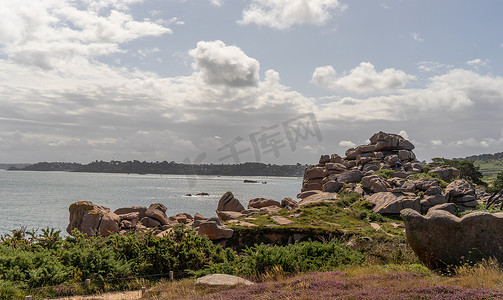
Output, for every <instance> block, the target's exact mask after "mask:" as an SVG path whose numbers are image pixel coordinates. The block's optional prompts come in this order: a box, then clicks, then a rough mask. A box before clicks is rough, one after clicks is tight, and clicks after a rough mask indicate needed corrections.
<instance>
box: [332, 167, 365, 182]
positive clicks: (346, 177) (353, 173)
mask: <svg viewBox="0 0 503 300" xmlns="http://www.w3.org/2000/svg"><path fill="white" fill-rule="evenodd" d="M362 177H363V173H362V172H361V171H360V170H349V171H346V172H344V173H341V174H337V175H336V178H337V181H338V182H342V183H356V182H360V180H362Z"/></svg>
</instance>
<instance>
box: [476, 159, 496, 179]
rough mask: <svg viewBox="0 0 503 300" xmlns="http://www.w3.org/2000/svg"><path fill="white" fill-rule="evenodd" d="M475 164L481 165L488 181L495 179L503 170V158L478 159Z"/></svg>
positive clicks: (481, 170)
mask: <svg viewBox="0 0 503 300" xmlns="http://www.w3.org/2000/svg"><path fill="white" fill-rule="evenodd" d="M474 165H475V166H478V167H480V172H481V173H482V174H483V175H484V181H486V182H487V183H489V182H491V181H492V180H494V179H495V178H496V175H497V174H498V173H499V172H503V160H500V159H491V160H477V161H475V162H474Z"/></svg>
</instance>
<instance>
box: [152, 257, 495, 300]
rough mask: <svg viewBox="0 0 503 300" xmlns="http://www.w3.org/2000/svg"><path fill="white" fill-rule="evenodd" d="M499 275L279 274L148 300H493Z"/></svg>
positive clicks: (480, 271)
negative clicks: (254, 281) (250, 284)
mask: <svg viewBox="0 0 503 300" xmlns="http://www.w3.org/2000/svg"><path fill="white" fill-rule="evenodd" d="M502 288H503V273H502V271H501V270H500V269H499V268H498V266H497V264H496V263H495V262H484V263H481V264H479V265H476V266H475V267H459V268H457V269H456V270H455V273H454V274H452V275H439V274H437V273H434V272H432V271H430V270H428V269H426V268H425V267H424V266H422V265H419V264H401V265H396V264H391V265H371V266H350V267H344V268H338V269H335V270H332V271H328V272H309V273H303V274H297V275H295V276H288V274H285V273H283V272H282V271H281V270H280V269H278V270H275V271H274V272H270V273H268V274H266V275H264V277H262V278H261V279H260V280H257V281H256V284H255V285H252V286H237V287H229V286H227V287H208V286H201V285H196V284H195V281H194V280H182V281H179V282H162V283H160V284H158V285H156V286H155V287H154V288H152V289H151V290H149V291H148V292H147V293H146V295H145V298H148V299H334V298H337V299H488V298H492V299H496V298H501V297H503V290H502Z"/></svg>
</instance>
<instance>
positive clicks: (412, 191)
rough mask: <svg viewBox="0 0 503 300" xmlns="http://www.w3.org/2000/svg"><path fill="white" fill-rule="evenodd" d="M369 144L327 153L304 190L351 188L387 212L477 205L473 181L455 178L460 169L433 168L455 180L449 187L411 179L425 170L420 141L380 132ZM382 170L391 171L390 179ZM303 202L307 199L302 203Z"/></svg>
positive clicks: (311, 170) (303, 193) (377, 209)
mask: <svg viewBox="0 0 503 300" xmlns="http://www.w3.org/2000/svg"><path fill="white" fill-rule="evenodd" d="M369 141H370V143H369V144H367V145H361V146H358V147H355V148H350V149H348V150H347V151H346V153H345V154H346V156H345V157H344V158H342V157H340V156H339V155H337V154H332V155H330V156H329V155H322V156H321V158H320V160H319V163H318V164H317V165H313V166H309V167H308V168H306V170H305V172H304V180H303V183H302V190H301V193H300V194H298V195H297V197H298V198H301V199H306V198H307V197H313V195H316V194H318V193H323V192H325V193H336V192H339V191H340V190H341V189H343V188H345V189H348V190H351V191H354V192H357V193H360V194H362V195H363V196H364V197H365V200H367V201H369V202H371V203H373V204H374V207H373V210H374V211H375V212H378V213H383V214H399V213H400V210H402V209H405V208H411V209H414V210H416V211H418V212H421V213H426V212H428V211H429V210H447V211H454V210H458V211H464V210H468V209H475V208H476V206H477V194H476V190H475V188H474V186H473V184H471V183H470V182H469V181H466V180H455V179H456V178H457V177H458V176H459V170H457V169H456V168H453V167H450V166H439V167H436V168H434V169H432V170H431V171H430V172H431V173H433V174H437V175H438V176H439V177H440V179H442V180H444V181H447V182H450V181H452V180H455V181H453V182H452V183H450V184H449V185H448V186H447V188H446V189H445V191H443V190H442V187H441V186H440V181H439V180H438V179H431V178H421V179H414V177H410V175H411V174H413V173H420V172H423V167H422V165H421V164H420V163H419V162H418V161H417V160H416V155H415V154H414V152H412V150H413V149H414V145H413V144H412V143H411V142H409V141H408V140H406V139H404V138H403V137H402V136H400V135H397V134H389V133H384V132H382V131H381V132H378V133H375V134H374V135H373V136H372V137H371V138H370V139H369ZM379 170H389V171H386V173H388V174H390V176H391V179H385V178H384V177H383V176H382V175H380V174H379V173H377V174H376V173H375V172H376V171H379ZM301 202H302V201H301Z"/></svg>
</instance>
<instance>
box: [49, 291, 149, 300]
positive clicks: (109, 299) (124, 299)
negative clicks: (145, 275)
mask: <svg viewBox="0 0 503 300" xmlns="http://www.w3.org/2000/svg"><path fill="white" fill-rule="evenodd" d="M140 298H141V291H128V292H116V293H106V294H100V295H91V296H72V297H61V298H51V299H58V300H136V299H140Z"/></svg>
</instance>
